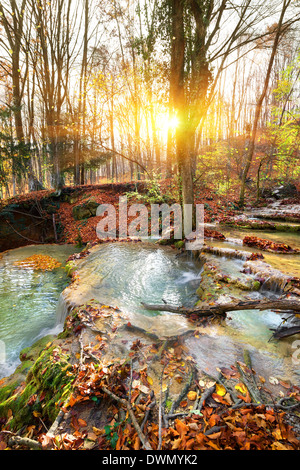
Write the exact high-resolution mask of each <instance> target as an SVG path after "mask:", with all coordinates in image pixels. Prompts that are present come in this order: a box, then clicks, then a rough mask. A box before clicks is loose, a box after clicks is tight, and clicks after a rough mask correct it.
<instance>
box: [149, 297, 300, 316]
mask: <svg viewBox="0 0 300 470" xmlns="http://www.w3.org/2000/svg"><path fill="white" fill-rule="evenodd" d="M142 306H143V307H144V308H145V309H146V310H152V311H159V312H172V313H181V314H184V315H191V314H197V315H199V316H200V317H207V316H212V315H220V316H222V317H224V316H226V313H228V312H234V311H238V310H269V309H270V310H274V309H276V310H288V311H291V312H293V313H294V314H295V313H298V312H300V301H298V300H288V299H277V300H269V299H264V300H246V301H236V302H228V303H224V304H217V305H212V306H207V307H206V306H204V307H192V308H187V307H176V306H175V305H169V304H158V305H152V304H146V303H143V302H142Z"/></svg>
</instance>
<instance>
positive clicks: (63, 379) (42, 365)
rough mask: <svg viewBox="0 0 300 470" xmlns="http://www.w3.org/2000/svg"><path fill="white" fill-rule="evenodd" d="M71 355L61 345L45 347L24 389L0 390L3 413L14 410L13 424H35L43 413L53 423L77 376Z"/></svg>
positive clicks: (29, 374) (17, 425) (43, 417)
mask: <svg viewBox="0 0 300 470" xmlns="http://www.w3.org/2000/svg"><path fill="white" fill-rule="evenodd" d="M68 360H69V356H67V355H65V354H64V353H63V351H62V350H61V348H60V347H59V346H57V345H52V346H51V347H49V348H47V349H44V350H43V351H42V352H41V354H40V355H39V357H38V358H37V360H36V361H35V362H34V364H33V366H32V367H31V369H30V370H29V373H28V375H27V379H26V386H25V388H23V390H21V391H20V392H18V391H17V392H16V393H15V394H13V395H11V396H8V395H9V393H10V394H11V392H13V391H14V390H15V389H13V390H12V388H10V390H8V389H5V387H4V391H3V389H1V390H0V392H1V393H2V395H3V398H4V400H3V401H1V403H0V417H6V416H7V413H8V410H11V411H12V419H11V420H10V422H9V428H10V429H13V430H17V429H20V428H21V427H22V426H24V425H28V424H33V423H34V420H35V419H36V417H35V416H34V412H36V413H39V415H40V416H41V417H42V419H43V420H44V421H45V422H47V423H52V422H53V421H54V420H55V418H56V416H57V414H58V412H59V409H60V408H59V407H60V405H61V404H62V400H64V398H63V397H65V398H66V396H67V395H68V394H69V392H70V389H71V385H72V383H73V380H74V377H73V375H72V374H70V372H71V370H72V366H71V364H70V363H69V362H68Z"/></svg>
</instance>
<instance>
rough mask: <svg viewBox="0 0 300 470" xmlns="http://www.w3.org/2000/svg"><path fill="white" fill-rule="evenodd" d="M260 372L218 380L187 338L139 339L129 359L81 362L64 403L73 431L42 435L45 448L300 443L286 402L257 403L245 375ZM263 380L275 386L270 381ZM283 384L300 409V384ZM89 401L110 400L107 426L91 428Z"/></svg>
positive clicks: (287, 446) (233, 371) (234, 371)
mask: <svg viewBox="0 0 300 470" xmlns="http://www.w3.org/2000/svg"><path fill="white" fill-rule="evenodd" d="M86 352H87V353H88V354H89V352H88V351H83V356H84V354H85V353H86ZM158 355H160V359H159V363H160V365H161V375H160V380H159V383H158V384H157V383H156V381H157V377H156V378H154V379H153V373H152V372H151V370H150V368H149V365H150V364H151V362H152V361H153V358H154V357H158ZM191 371H192V374H191V373H190V372H191ZM252 373H253V371H252V370H249V368H248V367H247V366H246V365H245V364H243V363H237V365H236V366H231V368H221V369H219V378H218V379H214V378H213V377H210V376H209V375H207V374H205V373H202V374H200V375H199V374H198V372H197V371H195V369H193V359H192V358H191V357H187V356H185V353H184V346H182V345H180V344H179V343H175V344H174V346H172V347H169V348H166V349H161V347H159V346H158V345H157V344H152V345H150V346H147V345H144V344H142V343H141V341H140V340H136V341H135V342H133V344H132V346H131V348H130V353H129V357H128V358H127V359H122V360H116V361H112V362H110V363H106V364H104V363H102V362H101V361H100V360H99V362H98V361H97V362H96V363H95V362H85V363H82V364H76V365H75V366H74V371H73V374H74V375H77V379H76V381H75V386H74V389H73V392H72V394H71V395H70V397H69V400H68V402H67V403H66V404H65V405H64V406H65V408H64V412H65V413H66V414H68V415H69V416H71V429H72V430H73V431H72V432H71V433H70V432H66V433H62V434H60V436H57V435H56V436H55V437H54V436H53V437H51V436H49V435H46V434H42V435H40V436H39V441H40V442H41V443H42V446H43V448H52V449H86V448H92V449H99V450H141V449H145V448H146V449H148V450H151V449H153V450H157V449H158V450H174V451H176V450H212V449H213V450H225V449H226V450H266V449H268V450H300V442H299V440H298V439H297V437H296V435H295V434H294V432H293V430H292V427H291V425H289V424H288V423H287V421H286V419H285V418H286V413H285V411H284V406H282V407H281V406H279V407H278V408H277V407H276V405H275V401H274V402H273V403H268V404H265V403H257V402H256V403H254V401H253V396H252V393H253V391H252V389H251V387H250V386H249V384H250V382H246V381H245V377H246V375H248V377H249V376H250V375H252ZM170 380H172V381H173V383H174V382H175V383H176V384H177V386H178V391H179V392H178V396H177V397H176V398H175V399H174V397H172V398H171V396H170V395H169V383H170ZM256 380H258V382H259V383H260V388H261V389H262V390H263V389H265V390H266V391H267V388H266V387H265V383H264V382H265V380H264V379H263V378H262V377H258V378H257V379H256ZM274 380H275V379H274ZM283 386H284V387H286V388H288V395H287V396H285V397H284V398H282V399H281V400H282V402H281V403H284V404H285V403H288V404H289V403H290V401H291V403H293V407H295V411H296V408H297V407H299V405H300V403H299V402H300V389H299V388H297V387H294V386H292V387H290V385H289V384H286V383H283ZM269 401H270V402H272V399H270V400H269ZM88 403H93V404H94V406H100V405H101V403H106V405H107V411H108V415H107V423H106V425H105V426H103V428H99V427H96V426H92V427H91V425H90V423H89V422H88V420H87V419H85V418H84V417H83V415H82V414H81V410H82V406H84V405H85V406H87V404H88ZM297 409H298V408H297Z"/></svg>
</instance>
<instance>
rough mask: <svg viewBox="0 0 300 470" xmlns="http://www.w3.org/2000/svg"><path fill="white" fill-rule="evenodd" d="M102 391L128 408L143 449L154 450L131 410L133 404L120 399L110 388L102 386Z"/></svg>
mask: <svg viewBox="0 0 300 470" xmlns="http://www.w3.org/2000/svg"><path fill="white" fill-rule="evenodd" d="M101 390H102V391H103V392H104V393H106V395H108V396H109V397H111V398H112V399H113V400H115V401H116V402H118V403H121V404H122V405H124V406H125V407H126V408H127V411H128V413H129V415H130V418H131V421H132V424H133V426H134V428H135V430H136V432H137V434H138V437H139V439H140V441H141V443H142V445H143V447H144V448H145V449H146V450H152V447H151V446H150V444H149V443H148V441H147V439H146V437H145V435H144V433H143V431H142V430H141V428H140V426H139V423H138V422H137V420H136V417H135V415H134V412H133V410H132V408H131V404H130V403H128V401H127V400H125V399H124V398H119V397H118V396H117V395H115V394H114V393H113V392H111V391H110V390H108V388H106V387H104V386H102V387H101Z"/></svg>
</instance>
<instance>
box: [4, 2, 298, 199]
mask: <svg viewBox="0 0 300 470" xmlns="http://www.w3.org/2000/svg"><path fill="white" fill-rule="evenodd" d="M0 15H1V23H0V24H1V62H0V70H1V75H0V79H1V82H0V84H1V95H0V96H1V134H0V136H1V156H0V158H1V162H0V163H1V166H0V172H1V173H0V174H1V193H2V198H8V197H12V196H15V195H18V194H22V193H24V192H28V191H33V190H39V189H50V188H55V189H57V188H59V187H62V186H63V185H83V184H88V183H89V184H95V183H97V184H98V183H100V182H124V181H133V180H144V179H146V180H150V181H153V179H154V180H155V181H157V180H160V179H165V178H170V177H175V176H176V177H177V180H178V179H179V180H180V186H181V191H182V194H183V199H184V201H185V202H189V203H191V201H193V187H194V185H195V181H196V182H197V181H199V182H201V183H202V184H203V185H205V184H207V185H209V184H211V185H213V186H214V187H215V188H216V189H217V191H218V192H219V193H220V194H224V193H225V192H227V191H229V190H230V189H231V188H235V189H238V191H239V194H238V201H239V203H240V204H241V205H243V204H244V200H245V191H247V184H248V185H249V186H250V187H251V189H252V192H253V193H254V191H255V190H256V196H257V197H258V198H259V196H260V192H261V190H263V189H264V187H265V185H266V184H267V183H268V181H269V180H276V181H278V182H279V183H281V182H285V183H286V182H290V181H297V178H299V166H298V165H297V163H298V161H299V60H300V59H299V41H298V37H299V23H298V21H299V5H298V4H297V1H292V0H290V1H284V2H282V1H277V2H276V1H275V0H274V1H270V2H264V1H258V2H255V4H253V1H251V0H247V1H239V2H234V3H231V2H227V1H225V0H224V1H222V2H219V1H217V2H212V1H204V2H199V1H187V2H182V1H181V0H178V1H177V2H176V1H175V0H174V1H170V0H165V1H158V0H157V1H156V0H154V1H153V0H152V1H146V0H145V1H142V0H141V1H118V0H114V1H93V0H90V1H87V0H86V1H85V2H82V1H76V0H54V1H51V2H45V1H44V2H43V1H41V2H39V1H38V2H36V1H30V0H24V1H22V2H17V1H3V2H1V5H0ZM254 188H255V189H254Z"/></svg>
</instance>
